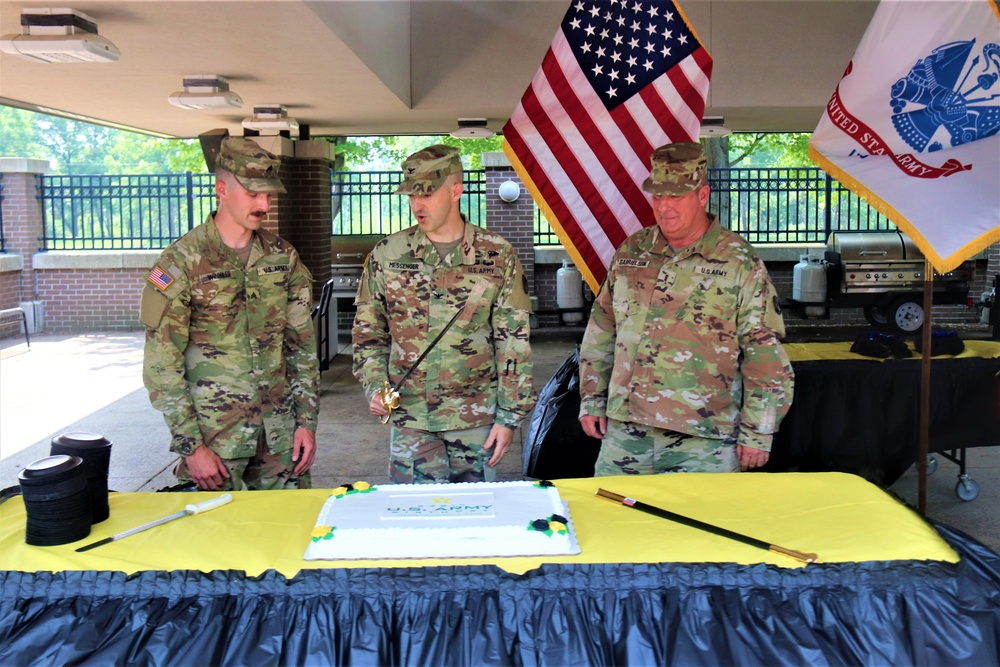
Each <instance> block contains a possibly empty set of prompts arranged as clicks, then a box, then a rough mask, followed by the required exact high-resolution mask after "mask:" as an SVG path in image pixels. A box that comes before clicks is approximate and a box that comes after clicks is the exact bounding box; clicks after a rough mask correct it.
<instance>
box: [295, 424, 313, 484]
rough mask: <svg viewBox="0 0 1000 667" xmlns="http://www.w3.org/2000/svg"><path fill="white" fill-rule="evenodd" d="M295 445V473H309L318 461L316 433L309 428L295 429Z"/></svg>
mask: <svg viewBox="0 0 1000 667" xmlns="http://www.w3.org/2000/svg"><path fill="white" fill-rule="evenodd" d="M294 438H295V439H294V444H293V445H292V461H295V462H296V464H295V468H294V469H293V472H294V473H295V474H296V475H301V474H303V473H305V472H308V471H309V468H311V467H312V464H313V463H314V462H315V461H316V431H310V430H309V429H307V428H297V429H295V436H294Z"/></svg>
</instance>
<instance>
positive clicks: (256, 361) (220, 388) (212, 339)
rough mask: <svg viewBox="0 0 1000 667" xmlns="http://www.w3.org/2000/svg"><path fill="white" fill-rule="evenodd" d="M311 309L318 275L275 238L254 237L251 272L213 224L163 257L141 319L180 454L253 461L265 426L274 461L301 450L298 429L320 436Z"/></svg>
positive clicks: (154, 388) (153, 386)
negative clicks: (201, 448) (202, 448)
mask: <svg viewBox="0 0 1000 667" xmlns="http://www.w3.org/2000/svg"><path fill="white" fill-rule="evenodd" d="M311 302H312V275H311V274H310V273H309V269H307V268H306V266H305V265H304V264H302V263H301V261H300V259H299V255H298V253H297V252H296V251H295V249H294V248H293V247H292V246H291V245H290V244H289V243H288V242H287V241H285V240H283V239H282V238H280V237H278V236H275V235H274V234H272V233H270V232H267V231H257V232H255V233H254V237H253V249H252V250H251V252H250V260H249V262H248V264H247V266H246V267H244V266H243V263H242V262H241V261H240V260H239V258H238V257H237V256H236V253H235V252H234V251H233V250H232V249H230V248H228V247H227V246H226V245H225V244H224V243H223V242H222V239H221V238H220V236H219V232H218V229H217V228H216V226H215V220H214V217H213V216H212V215H209V217H208V220H207V221H206V222H205V224H203V225H199V226H198V227H195V228H194V229H193V230H191V231H190V232H188V233H187V234H185V235H184V236H183V237H182V238H180V239H178V240H177V241H175V242H174V243H172V244H171V245H170V246H169V247H168V248H167V249H166V250H164V251H163V253H162V254H161V255H160V258H159V259H158V260H157V262H156V266H155V267H154V268H153V270H152V271H151V272H150V274H149V276H147V280H146V284H145V286H144V288H143V295H142V313H141V315H140V317H141V319H142V321H143V324H145V325H146V348H145V359H144V364H143V381H144V382H145V384H146V388H147V389H148V390H149V398H150V401H151V402H152V404H153V407H155V408H156V409H157V410H159V411H160V412H162V413H163V416H164V419H165V420H166V422H167V426H169V427H170V433H171V436H172V441H171V446H170V449H171V450H172V451H175V452H178V453H180V454H189V453H190V452H191V451H193V448H194V447H196V446H197V445H199V444H205V445H207V446H209V447H210V448H211V449H212V450H213V451H214V452H215V453H217V454H218V455H219V456H221V457H222V458H225V459H230V458H243V457H247V456H252V455H253V454H254V453H255V452H256V450H257V438H258V435H259V431H260V428H261V426H264V428H265V432H266V434H267V444H268V449H270V451H272V452H282V451H286V450H289V449H291V448H292V446H293V434H294V432H295V429H296V428H297V427H304V428H308V429H311V430H316V424H317V421H318V413H319V364H318V361H317V358H316V346H315V334H314V330H313V323H312V319H311V312H310V310H311Z"/></svg>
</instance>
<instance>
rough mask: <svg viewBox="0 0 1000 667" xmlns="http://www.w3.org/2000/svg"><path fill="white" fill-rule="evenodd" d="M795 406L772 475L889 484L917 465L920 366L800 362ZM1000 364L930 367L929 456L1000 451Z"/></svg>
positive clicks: (940, 362) (937, 362)
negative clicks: (834, 476)
mask: <svg viewBox="0 0 1000 667" xmlns="http://www.w3.org/2000/svg"><path fill="white" fill-rule="evenodd" d="M792 367H793V368H794V369H795V400H794V401H793V403H792V406H791V409H790V410H789V413H788V415H787V416H786V417H785V419H784V420H783V421H782V422H781V428H780V429H779V430H778V432H777V433H776V434H775V437H774V446H773V448H772V451H771V459H770V461H769V462H768V464H767V466H766V467H764V468H763V470H764V471H765V472H787V471H796V472H827V471H840V472H850V473H854V474H856V475H859V476H861V477H864V478H865V479H867V480H869V481H871V482H874V483H875V484H881V485H884V486H888V485H890V484H892V483H893V482H895V481H896V480H897V479H898V478H899V476H900V475H902V474H903V473H904V472H905V471H906V470H907V468H909V467H910V466H911V465H913V463H914V462H916V459H917V452H918V449H919V437H920V430H919V427H920V417H919V415H920V412H919V406H920V382H921V362H920V360H914V359H898V360H897V359H889V360H886V361H882V362H876V361H868V360H853V359H852V360H837V361H827V360H823V361H799V362H794V363H793V364H792ZM997 372H1000V359H982V358H967V359H934V360H932V361H931V383H930V387H931V396H930V430H929V438H928V443H929V447H928V451H930V452H942V451H949V450H952V449H960V448H968V447H985V446H996V445H1000V416H998V415H997V409H996V406H997V399H996V392H997V385H996V378H995V376H996V374H997Z"/></svg>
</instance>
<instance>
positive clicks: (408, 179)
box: [396, 144, 462, 195]
mask: <svg viewBox="0 0 1000 667" xmlns="http://www.w3.org/2000/svg"><path fill="white" fill-rule="evenodd" d="M402 169H403V182H402V183H400V184H399V187H398V188H396V194H397V195H429V194H431V193H432V192H434V191H435V190H437V189H438V188H439V187H441V185H442V184H443V183H444V179H446V178H448V176H449V175H451V174H461V173H462V158H461V156H460V155H459V151H458V149H457V148H455V147H454V146H445V145H443V144H435V145H433V146H428V147H427V148H424V149H423V150H419V151H417V152H416V153H414V154H413V155H411V156H410V157H408V158H406V159H405V160H403V165H402Z"/></svg>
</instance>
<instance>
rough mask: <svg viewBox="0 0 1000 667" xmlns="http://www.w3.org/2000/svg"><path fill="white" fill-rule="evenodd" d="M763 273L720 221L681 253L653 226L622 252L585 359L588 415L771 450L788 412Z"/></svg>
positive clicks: (779, 331)
mask: <svg viewBox="0 0 1000 667" xmlns="http://www.w3.org/2000/svg"><path fill="white" fill-rule="evenodd" d="M784 333H785V326H784V322H783V321H782V318H781V312H780V310H779V307H778V299H777V293H776V292H775V289H774V286H773V285H772V284H771V281H770V278H769V277H768V275H767V270H766V269H765V267H764V264H763V262H761V261H760V259H759V258H758V257H757V255H756V253H755V252H754V250H753V247H752V246H751V245H750V244H749V243H747V242H746V241H745V240H744V239H743V238H742V237H740V236H739V235H737V234H734V233H733V232H730V231H729V230H727V229H724V228H723V227H722V226H721V225H720V224H719V223H718V221H716V220H714V219H713V220H712V224H711V226H710V227H709V229H708V231H707V232H706V233H705V235H704V236H703V237H702V238H701V239H699V240H698V241H696V242H695V243H693V244H692V245H691V246H689V247H687V248H683V249H681V250H680V251H679V252H675V251H674V249H673V248H672V247H671V246H670V244H669V243H667V241H666V239H665V238H664V236H663V234H662V233H661V232H660V230H659V228H658V227H656V226H655V225H654V226H652V227H648V228H645V229H641V230H639V231H638V232H635V233H634V234H632V235H631V236H630V237H629V238H628V239H627V240H626V241H625V243H623V244H622V246H621V247H620V248H619V249H618V250H617V252H615V254H614V257H613V258H612V260H611V266H610V268H609V271H608V276H607V278H606V280H605V283H604V286H603V288H602V289H601V291H600V293H599V294H598V296H597V299H596V301H595V303H594V307H593V310H592V312H591V317H590V322H589V323H588V325H587V329H586V332H585V333H584V339H583V343H582V346H581V348H580V392H581V409H580V414H581V415H592V416H597V417H603V416H606V417H609V418H611V419H615V420H617V421H627V422H634V423H638V424H645V425H648V426H654V427H657V428H662V429H667V430H671V431H676V432H679V433H688V434H691V435H696V436H700V437H706V438H719V439H726V438H731V437H733V436H737V443H738V444H741V445H748V446H750V447H755V448H757V449H763V450H764V451H769V450H770V445H771V439H772V434H773V433H774V432H775V431H776V430H777V428H778V424H779V422H780V421H781V419H782V417H784V415H785V414H786V413H787V412H788V408H789V406H790V405H791V401H792V389H793V374H792V367H791V364H790V363H789V361H788V357H787V355H786V354H785V351H784V349H783V348H782V346H781V343H780V342H779V340H778V339H779V337H781V336H784Z"/></svg>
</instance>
